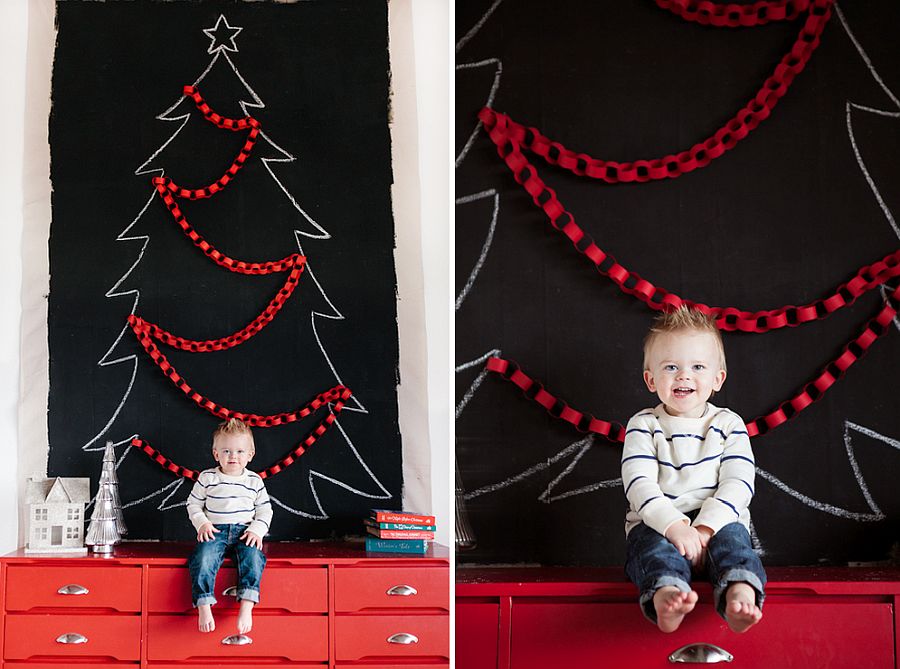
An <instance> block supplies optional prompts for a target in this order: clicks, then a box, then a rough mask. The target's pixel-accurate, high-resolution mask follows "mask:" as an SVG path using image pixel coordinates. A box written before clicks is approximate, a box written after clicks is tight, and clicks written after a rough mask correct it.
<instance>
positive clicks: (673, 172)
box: [478, 0, 833, 183]
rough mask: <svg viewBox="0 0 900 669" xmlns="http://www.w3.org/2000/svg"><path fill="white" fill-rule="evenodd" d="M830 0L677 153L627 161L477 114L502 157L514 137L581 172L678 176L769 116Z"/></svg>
mask: <svg viewBox="0 0 900 669" xmlns="http://www.w3.org/2000/svg"><path fill="white" fill-rule="evenodd" d="M832 2H833V0H813V3H812V5H811V6H810V7H809V16H808V17H807V19H806V21H805V22H804V24H803V28H802V29H801V30H800V34H799V36H798V37H797V40H796V41H795V42H794V45H793V46H792V47H791V49H790V51H788V52H787V53H786V54H785V55H784V57H783V58H782V59H781V62H780V63H779V64H778V65H777V66H776V67H775V71H774V72H773V73H772V75H771V76H770V77H769V78H768V79H766V80H765V82H763V85H762V87H761V88H760V89H759V91H757V93H756V95H754V96H753V98H752V99H751V100H750V101H749V102H748V103H747V104H746V105H745V106H744V107H743V108H741V110H740V111H738V113H737V114H735V115H734V116H733V117H732V119H731V120H730V121H728V122H727V123H726V124H725V125H724V126H722V127H721V128H719V129H718V130H717V131H716V132H715V133H714V134H713V135H712V136H711V137H709V138H707V139H706V140H704V141H703V142H700V143H699V144H695V145H694V146H692V147H691V148H690V149H688V150H687V151H682V152H680V153H678V154H676V155H667V156H664V157H662V158H655V159H652V160H635V161H633V162H623V163H620V162H616V161H613V160H606V161H604V160H599V159H597V158H592V157H591V156H589V155H587V154H585V153H576V152H574V151H572V150H570V149H567V148H566V147H565V146H563V145H562V144H560V143H559V142H554V141H552V140H550V139H549V138H547V137H545V136H544V135H542V134H541V133H540V131H539V130H537V128H526V127H525V126H523V125H520V124H518V123H516V122H515V121H513V120H512V119H511V118H509V117H508V116H506V115H505V114H501V113H499V112H496V111H494V110H493V109H491V108H490V107H484V108H483V109H482V110H481V111H480V112H479V114H478V118H479V119H481V121H482V123H483V124H484V127H485V128H486V130H487V131H488V134H489V135H490V137H491V140H492V141H493V142H494V143H495V144H496V145H497V150H498V151H499V152H500V155H501V156H503V157H504V158H505V155H504V150H503V144H504V143H505V142H506V141H507V140H510V139H511V140H514V141H515V142H517V143H519V144H521V145H523V146H524V147H525V148H526V149H528V150H530V151H533V152H534V153H536V154H537V155H539V156H541V157H542V158H543V159H544V160H546V161H547V162H548V163H550V164H551V165H559V166H560V167H562V168H564V169H567V170H569V171H571V172H574V173H575V174H577V175H579V176H588V177H591V178H592V179H600V180H602V181H605V182H607V183H619V182H622V183H627V182H632V181H637V182H645V181H655V180H658V179H674V178H676V177H679V176H681V175H682V174H686V173H688V172H692V171H693V170H695V169H698V168H701V167H706V166H707V165H708V164H709V163H710V162H712V161H713V160H715V159H716V158H718V157H719V156H721V155H722V154H724V153H725V152H726V151H728V150H729V149H732V148H734V147H735V145H737V143H738V142H739V141H741V140H742V139H744V138H745V137H747V135H749V134H750V132H751V131H752V130H754V129H755V128H756V127H757V126H758V125H759V124H760V123H761V122H762V121H764V120H765V119H767V118H768V117H769V115H770V114H771V113H772V110H773V109H774V108H775V105H777V104H778V101H779V100H781V98H782V97H783V96H784V94H785V93H787V90H788V88H789V87H790V85H791V83H792V82H793V81H794V77H796V76H797V75H798V74H800V72H802V71H803V68H804V67H806V63H807V62H808V61H809V58H810V56H812V54H813V52H814V51H815V50H816V47H818V46H819V37H820V36H821V34H822V30H823V29H824V28H825V25H826V24H827V23H828V19H829V18H830V17H831V5H832Z"/></svg>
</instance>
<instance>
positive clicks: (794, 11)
mask: <svg viewBox="0 0 900 669" xmlns="http://www.w3.org/2000/svg"><path fill="white" fill-rule="evenodd" d="M656 4H657V5H659V6H660V7H662V8H663V9H667V10H669V11H670V12H672V13H673V14H675V15H677V16H680V17H681V18H683V19H685V20H686V21H694V22H696V23H700V24H702V25H705V26H707V25H709V26H714V27H716V28H722V27H727V28H751V27H754V26H761V25H764V24H766V23H769V22H770V21H793V20H794V19H796V18H797V17H798V16H800V14H802V13H803V12H805V11H806V9H807V8H808V7H809V0H776V2H768V1H766V0H763V1H762V2H754V3H753V4H749V5H737V4H725V5H722V4H718V3H715V2H709V0H699V1H698V0H656Z"/></svg>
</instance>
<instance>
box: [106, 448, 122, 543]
mask: <svg viewBox="0 0 900 669" xmlns="http://www.w3.org/2000/svg"><path fill="white" fill-rule="evenodd" d="M104 481H106V482H107V483H108V484H109V486H110V491H111V493H112V500H113V509H114V510H115V513H116V529H117V530H118V532H119V534H120V535H122V536H123V537H124V536H125V535H126V534H128V528H127V527H126V526H125V517H124V516H123V515H122V499H121V497H119V476H118V474H116V450H115V447H114V446H113V442H111V441H107V442H106V449H105V450H104V451H103V469H101V470H100V485H101V486H102V485H103V482H104Z"/></svg>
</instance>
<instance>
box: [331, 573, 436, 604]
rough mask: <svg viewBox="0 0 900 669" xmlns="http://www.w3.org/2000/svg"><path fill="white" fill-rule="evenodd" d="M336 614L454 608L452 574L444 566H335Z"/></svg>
mask: <svg viewBox="0 0 900 669" xmlns="http://www.w3.org/2000/svg"><path fill="white" fill-rule="evenodd" d="M334 604H335V610H336V611H361V610H363V609H367V608H403V609H408V608H440V609H443V610H445V611H447V610H449V606H450V574H449V570H447V569H446V568H443V567H410V568H401V567H353V568H349V567H335V569H334Z"/></svg>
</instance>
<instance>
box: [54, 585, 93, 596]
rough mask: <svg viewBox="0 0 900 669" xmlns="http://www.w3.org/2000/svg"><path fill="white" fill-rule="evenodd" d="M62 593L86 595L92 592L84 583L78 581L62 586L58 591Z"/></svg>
mask: <svg viewBox="0 0 900 669" xmlns="http://www.w3.org/2000/svg"><path fill="white" fill-rule="evenodd" d="M56 592H57V593H58V594H60V595H86V594H88V592H90V591H89V590H88V589H87V588H85V587H84V586H83V585H78V584H77V583H70V584H69V585H64V586H62V587H61V588H60V589H59V590H57V591H56Z"/></svg>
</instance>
